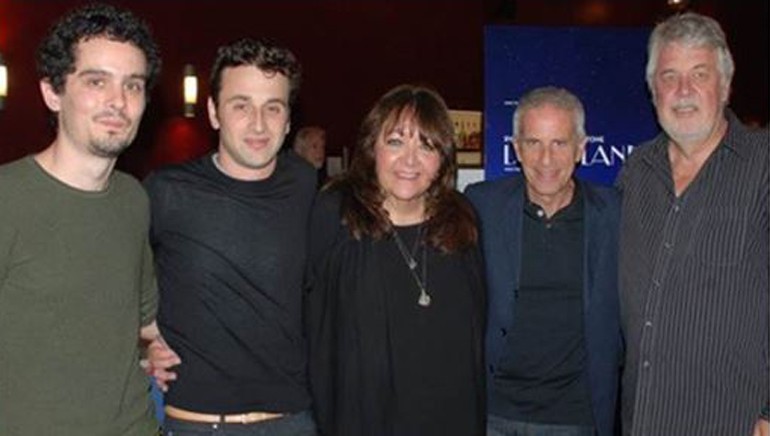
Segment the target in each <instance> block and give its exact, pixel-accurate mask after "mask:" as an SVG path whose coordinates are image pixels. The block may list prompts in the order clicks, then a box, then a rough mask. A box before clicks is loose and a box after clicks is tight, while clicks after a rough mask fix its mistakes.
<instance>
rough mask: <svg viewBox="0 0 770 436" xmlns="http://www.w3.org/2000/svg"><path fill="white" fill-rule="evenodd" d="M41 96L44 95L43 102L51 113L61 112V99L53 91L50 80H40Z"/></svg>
mask: <svg viewBox="0 0 770 436" xmlns="http://www.w3.org/2000/svg"><path fill="white" fill-rule="evenodd" d="M40 94H42V95H43V101H44V102H45V105H46V106H47V107H48V109H50V110H51V112H59V110H61V97H60V96H59V94H58V93H57V92H56V91H55V90H54V89H53V85H52V84H51V81H50V80H49V79H41V80H40Z"/></svg>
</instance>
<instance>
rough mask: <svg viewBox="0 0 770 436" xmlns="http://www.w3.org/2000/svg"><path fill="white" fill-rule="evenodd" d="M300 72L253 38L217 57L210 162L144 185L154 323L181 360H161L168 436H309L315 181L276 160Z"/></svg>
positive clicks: (162, 174)
mask: <svg viewBox="0 0 770 436" xmlns="http://www.w3.org/2000/svg"><path fill="white" fill-rule="evenodd" d="M299 68H300V67H299V64H298V63H297V61H296V59H295V57H294V56H293V55H292V54H291V52H289V51H288V50H286V49H284V48H281V47H277V46H274V45H272V44H270V43H267V42H264V41H255V40H251V39H244V40H240V41H237V42H235V43H233V44H230V45H227V46H224V47H222V48H220V49H219V51H218V54H217V59H216V61H215V62H214V66H213V68H212V78H211V96H210V97H209V99H208V110H209V119H210V122H211V125H212V127H213V128H214V129H216V130H219V144H218V148H217V151H216V153H213V154H210V155H207V156H204V157H203V158H201V159H198V160H195V161H192V162H189V163H186V164H183V165H178V166H173V167H169V168H166V169H163V170H161V171H158V172H156V173H155V174H152V175H151V176H150V177H149V178H148V179H147V181H146V186H147V190H148V191H149V194H150V199H151V205H152V228H151V232H150V239H151V243H152V246H153V249H154V252H155V259H156V264H157V269H158V285H159V288H160V295H161V299H160V300H161V301H160V309H159V315H158V321H159V326H160V329H161V331H162V333H163V336H164V337H165V338H166V340H167V342H168V344H169V346H170V347H171V349H173V350H175V351H176V353H178V359H176V358H175V357H172V358H170V359H167V363H168V362H177V361H179V360H181V363H180V364H179V365H178V366H177V367H175V368H174V371H175V374H174V376H175V378H176V380H175V381H174V382H173V383H171V384H170V386H169V389H168V391H167V395H166V397H165V400H166V408H165V412H166V425H165V426H164V427H165V430H166V431H167V434H174V435H185V434H199V433H198V432H200V431H202V430H207V431H212V430H217V431H223V430H224V431H225V433H223V434H230V431H232V432H234V433H238V434H245V433H242V432H244V431H247V432H253V434H257V433H258V432H259V434H263V433H265V434H275V435H312V434H315V425H314V423H313V420H312V416H311V414H310V412H309V409H310V396H309V394H308V389H307V381H306V356H305V346H304V338H303V333H302V328H301V326H302V320H301V312H302V310H301V307H302V292H301V286H302V280H303V271H304V264H305V231H306V227H307V217H308V213H309V208H310V205H311V202H312V199H313V196H314V193H315V174H314V172H313V170H312V168H311V167H310V166H309V165H307V164H306V163H305V162H303V161H302V160H301V159H300V158H299V157H297V156H296V155H294V154H293V153H284V154H279V150H280V148H281V145H282V143H283V141H284V138H285V137H286V134H287V133H288V131H289V121H290V117H289V110H290V102H291V101H292V100H293V98H294V96H295V94H296V92H297V88H298V84H299V75H300V71H299ZM151 360H152V359H151ZM155 363H156V364H157V360H156V361H155ZM248 434H252V433H248Z"/></svg>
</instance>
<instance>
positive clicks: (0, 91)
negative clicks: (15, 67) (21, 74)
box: [0, 54, 8, 109]
mask: <svg viewBox="0 0 770 436" xmlns="http://www.w3.org/2000/svg"><path fill="white" fill-rule="evenodd" d="M6 96H8V68H6V66H5V60H3V55H2V54H0V109H2V108H4V107H5V97H6Z"/></svg>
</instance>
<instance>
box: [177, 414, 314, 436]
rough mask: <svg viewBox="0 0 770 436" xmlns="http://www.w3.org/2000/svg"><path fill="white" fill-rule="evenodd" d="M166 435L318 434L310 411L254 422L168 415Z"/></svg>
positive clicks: (288, 435) (281, 435)
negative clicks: (194, 419) (202, 420)
mask: <svg viewBox="0 0 770 436" xmlns="http://www.w3.org/2000/svg"><path fill="white" fill-rule="evenodd" d="M163 435H164V436H203V435H207V436H316V435H317V432H316V427H315V421H313V416H312V414H311V413H310V412H309V411H305V412H299V413H293V414H291V415H285V416H282V417H280V418H276V419H270V420H267V421H261V422H255V423H253V424H225V423H219V424H206V423H198V422H188V421H182V420H179V419H174V418H172V417H170V416H166V419H165V422H164V423H163Z"/></svg>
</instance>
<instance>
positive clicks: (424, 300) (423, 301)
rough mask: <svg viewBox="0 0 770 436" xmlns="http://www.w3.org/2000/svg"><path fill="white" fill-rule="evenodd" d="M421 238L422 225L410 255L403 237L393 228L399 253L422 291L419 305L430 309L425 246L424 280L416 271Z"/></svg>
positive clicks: (423, 249)
mask: <svg viewBox="0 0 770 436" xmlns="http://www.w3.org/2000/svg"><path fill="white" fill-rule="evenodd" d="M421 236H422V225H420V227H419V228H418V230H417V237H416V239H415V243H414V246H413V247H412V252H411V253H409V252H408V251H407V249H406V246H405V245H404V242H403V241H402V240H401V237H400V236H398V231H396V229H395V228H393V240H394V241H396V246H397V247H398V251H399V253H401V258H403V259H404V262H405V263H406V266H407V267H409V272H410V273H411V274H412V278H413V279H414V282H415V284H417V288H419V289H420V296H419V298H417V304H419V305H420V306H422V307H428V306H430V303H431V297H430V294H428V290H427V288H426V284H427V282H428V262H427V261H428V254H427V253H428V249H427V247H426V246H425V244H422V271H421V272H422V279H421V278H420V277H419V276H418V275H417V272H416V271H415V270H416V269H417V260H415V254H417V253H416V251H417V247H418V246H419V244H420V242H421V241H420V239H421Z"/></svg>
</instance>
